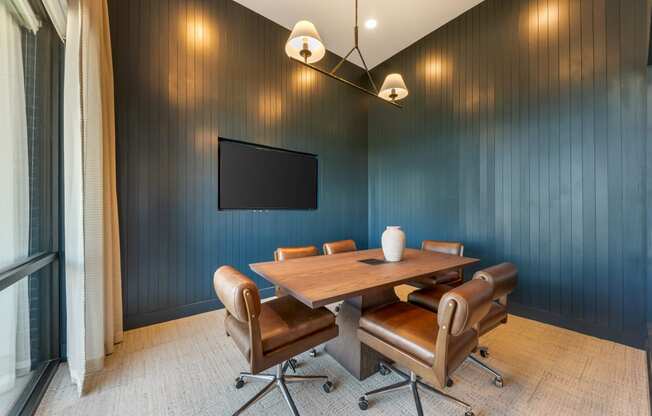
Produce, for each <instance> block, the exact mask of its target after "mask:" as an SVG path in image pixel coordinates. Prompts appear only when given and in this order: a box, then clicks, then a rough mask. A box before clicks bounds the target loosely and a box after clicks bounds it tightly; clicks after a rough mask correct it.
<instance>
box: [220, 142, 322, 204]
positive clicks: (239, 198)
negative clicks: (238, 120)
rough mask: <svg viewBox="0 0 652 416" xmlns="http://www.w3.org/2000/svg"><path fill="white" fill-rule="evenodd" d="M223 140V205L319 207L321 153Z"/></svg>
mask: <svg viewBox="0 0 652 416" xmlns="http://www.w3.org/2000/svg"><path fill="white" fill-rule="evenodd" d="M219 140H220V141H219V180H218V182H219V192H218V194H219V195H218V200H219V203H218V205H219V209H221V210H225V209H256V210H258V209H260V210H265V209H288V210H290V209H291V210H310V209H317V156H315V155H312V154H308V153H300V152H293V151H289V150H283V149H276V148H272V147H266V146H261V145H255V144H250V143H244V142H240V141H235V140H229V139H223V138H220V139H219Z"/></svg>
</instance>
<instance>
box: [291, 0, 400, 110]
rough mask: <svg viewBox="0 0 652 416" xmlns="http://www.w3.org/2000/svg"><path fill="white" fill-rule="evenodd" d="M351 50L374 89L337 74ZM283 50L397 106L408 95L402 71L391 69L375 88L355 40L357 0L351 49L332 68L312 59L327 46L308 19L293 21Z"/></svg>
mask: <svg viewBox="0 0 652 416" xmlns="http://www.w3.org/2000/svg"><path fill="white" fill-rule="evenodd" d="M353 52H357V53H358V56H359V57H360V60H361V61H362V65H363V66H364V70H365V72H366V74H367V77H368V78H369V83H370V84H371V86H372V88H373V90H369V89H367V88H364V87H361V86H359V85H357V84H355V83H353V82H351V81H348V80H346V79H344V78H341V77H339V76H338V75H336V73H337V70H338V69H339V68H340V66H342V64H343V63H344V61H346V59H347V58H348V57H349V56H351V54H352V53H353ZM285 53H286V54H287V55H288V56H289V57H290V59H293V60H295V61H297V62H299V63H301V64H302V65H305V66H307V67H309V68H312V69H314V70H315V71H318V72H320V73H322V74H324V75H327V76H329V77H331V78H334V79H336V80H338V81H340V82H343V83H345V84H347V85H350V86H352V87H354V88H357V89H358V90H360V91H362V92H364V93H367V94H369V95H372V96H374V97H377V98H380V99H382V100H384V101H385V102H388V103H390V104H392V105H394V106H396V107H399V108H400V107H401V106H400V105H399V104H398V103H397V101H398V100H401V99H403V98H405V97H407V95H408V89H407V87H406V86H405V81H403V77H402V76H401V74H396V73H394V74H389V75H387V77H385V81H384V82H383V84H382V86H381V87H380V90H378V88H377V87H376V83H375V82H374V79H373V77H372V76H371V73H370V72H369V68H367V63H366V62H365V60H364V57H363V56H362V51H360V46H359V44H358V0H355V26H354V27H353V47H352V48H351V50H349V53H347V54H346V55H345V56H344V57H343V58H342V59H341V60H340V61H339V62H338V63H337V65H335V66H334V67H333V69H331V70H330V71H326V70H324V69H321V68H319V67H317V66H314V65H313V64H314V63H315V62H318V61H319V60H321V59H322V58H323V57H324V56H325V55H326V47H325V46H324V43H323V42H322V40H321V37H320V36H319V33H318V32H317V28H316V27H315V25H313V24H312V23H311V22H309V21H307V20H301V21H299V22H297V23H296V24H295V25H294V28H293V29H292V33H290V37H289V38H288V40H287V42H286V43H285Z"/></svg>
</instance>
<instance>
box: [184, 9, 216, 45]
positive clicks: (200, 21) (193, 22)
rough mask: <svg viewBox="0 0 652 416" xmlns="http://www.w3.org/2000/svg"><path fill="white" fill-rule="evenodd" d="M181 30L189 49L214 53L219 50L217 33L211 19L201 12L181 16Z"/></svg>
mask: <svg viewBox="0 0 652 416" xmlns="http://www.w3.org/2000/svg"><path fill="white" fill-rule="evenodd" d="M180 22H181V30H182V33H183V38H184V39H185V42H186V45H187V46H188V48H190V49H191V50H194V51H207V52H209V51H213V50H214V49H215V48H217V31H216V30H215V27H214V24H213V22H212V21H211V19H210V18H209V17H207V16H206V15H204V14H202V13H201V12H194V13H188V14H186V15H185V16H181V18H180Z"/></svg>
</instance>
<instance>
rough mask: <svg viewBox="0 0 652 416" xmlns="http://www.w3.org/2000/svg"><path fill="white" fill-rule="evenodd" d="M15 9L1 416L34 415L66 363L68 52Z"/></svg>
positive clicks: (7, 89) (1, 140)
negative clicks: (64, 92)
mask: <svg viewBox="0 0 652 416" xmlns="http://www.w3.org/2000/svg"><path fill="white" fill-rule="evenodd" d="M14 3H15V2H12V1H9V2H0V129H1V135H0V416H4V415H11V414H19V413H20V412H22V411H23V410H29V408H30V406H32V407H34V406H35V405H36V400H37V397H39V394H38V393H39V389H43V388H45V387H46V386H47V380H49V377H50V376H51V375H52V374H53V372H54V371H55V369H56V367H57V364H58V361H59V358H60V346H59V343H60V339H59V333H60V330H59V315H60V309H59V305H60V302H59V299H60V276H61V273H60V264H59V260H58V259H59V246H60V244H59V240H60V233H59V228H60V220H59V217H60V215H59V213H60V209H59V207H60V204H59V202H60V198H59V195H60V182H59V177H60V166H61V163H60V158H61V156H60V116H61V114H60V108H61V90H60V88H61V84H62V82H61V78H62V71H61V69H62V68H61V63H62V59H63V45H62V44H61V42H60V40H59V38H58V36H57V34H56V31H55V30H54V28H53V27H52V25H51V23H50V21H49V20H48V18H47V17H46V15H45V13H43V10H39V11H37V12H38V15H37V14H34V15H33V16H32V17H35V16H36V17H37V19H36V20H33V19H32V20H29V19H27V20H29V23H30V24H25V22H24V21H23V20H21V17H20V16H19V14H18V13H17V10H19V11H21V10H22V9H21V8H20V7H14V8H11V7H12V4H14ZM21 5H22V6H24V4H21ZM28 17H29V16H28ZM39 21H40V28H38V31H36V33H33V31H30V30H27V29H25V26H27V27H31V28H32V30H34V28H35V27H38V25H37V26H34V24H33V23H34V22H36V23H38V22H39Z"/></svg>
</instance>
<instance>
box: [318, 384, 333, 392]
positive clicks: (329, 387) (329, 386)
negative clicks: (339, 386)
mask: <svg viewBox="0 0 652 416" xmlns="http://www.w3.org/2000/svg"><path fill="white" fill-rule="evenodd" d="M321 388H322V389H323V390H324V391H325V392H326V393H330V392H331V391H333V383H331V382H330V381H327V382H325V383H324V384H322V386H321Z"/></svg>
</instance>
